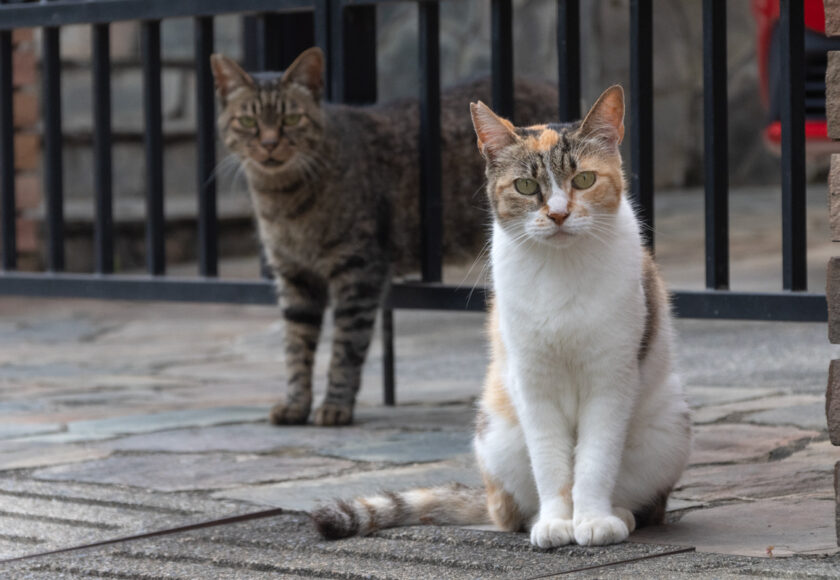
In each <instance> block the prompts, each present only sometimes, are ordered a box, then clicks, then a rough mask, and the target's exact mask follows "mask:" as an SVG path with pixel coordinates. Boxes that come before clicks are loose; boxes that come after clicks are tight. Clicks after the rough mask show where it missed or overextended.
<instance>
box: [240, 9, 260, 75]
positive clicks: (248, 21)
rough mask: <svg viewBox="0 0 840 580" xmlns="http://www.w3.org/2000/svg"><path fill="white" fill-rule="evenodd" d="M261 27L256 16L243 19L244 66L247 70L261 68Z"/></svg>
mask: <svg viewBox="0 0 840 580" xmlns="http://www.w3.org/2000/svg"><path fill="white" fill-rule="evenodd" d="M258 33H259V27H258V26H257V17H256V16H254V15H250V16H243V17H242V66H244V67H245V70H257V69H258V68H259V58H258V57H257V53H258V52H259V39H258V37H257V36H258Z"/></svg>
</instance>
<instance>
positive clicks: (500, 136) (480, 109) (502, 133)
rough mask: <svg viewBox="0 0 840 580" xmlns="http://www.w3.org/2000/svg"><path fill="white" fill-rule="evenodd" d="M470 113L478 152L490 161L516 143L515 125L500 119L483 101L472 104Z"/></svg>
mask: <svg viewBox="0 0 840 580" xmlns="http://www.w3.org/2000/svg"><path fill="white" fill-rule="evenodd" d="M470 113H471V114H472V121H473V127H475V134H476V135H477V136H478V150H479V151H481V154H482V155H484V157H486V158H487V160H488V161H492V160H493V158H494V157H495V156H496V154H498V153H499V151H501V150H502V149H504V148H505V147H507V146H508V145H513V144H514V143H516V139H517V138H516V133H514V132H513V131H514V127H513V124H512V123H511V122H510V121H508V120H507V119H502V118H501V117H499V116H498V115H497V114H496V113H494V112H493V111H491V110H490V107H488V106H487V105H485V104H484V103H482V102H481V101H478V102H477V103H470Z"/></svg>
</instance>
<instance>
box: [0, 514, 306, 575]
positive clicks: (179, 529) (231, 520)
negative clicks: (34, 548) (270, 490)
mask: <svg viewBox="0 0 840 580" xmlns="http://www.w3.org/2000/svg"><path fill="white" fill-rule="evenodd" d="M289 513H292V512H290V511H289V510H287V509H283V508H272V509H269V510H261V511H258V512H250V513H246V514H240V515H238V516H229V517H226V518H220V519H215V520H208V521H204V522H197V523H194V524H187V525H184V526H176V527H174V528H165V529H163V530H155V531H152V532H145V533H143V534H135V535H131V536H121V537H118V538H111V539H110V540H102V541H99V542H92V543H89V544H80V545H78V546H70V547H68V548H59V549H57V550H49V551H47V552H36V553H34V554H27V555H25V556H18V557H16V558H9V559H6V560H0V564H10V563H12V562H21V561H23V560H33V559H35V558H43V557H45V556H53V555H56V554H65V553H67V552H77V551H79V550H86V549H88V548H99V547H102V546H110V545H114V544H122V543H128V542H134V541H137V540H145V539H147V538H156V537H159V536H169V535H172V534H180V533H184V532H190V531H192V530H200V529H203V528H214V527H218V526H224V525H228V524H238V523H240V522H247V521H250V520H258V519H263V518H271V517H275V516H279V515H283V514H289Z"/></svg>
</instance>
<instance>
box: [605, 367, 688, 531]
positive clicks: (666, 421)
mask: <svg viewBox="0 0 840 580" xmlns="http://www.w3.org/2000/svg"><path fill="white" fill-rule="evenodd" d="M681 392H682V390H681V388H680V386H679V378H678V377H677V376H676V375H671V376H670V377H667V378H666V380H665V383H664V384H663V387H662V388H661V390H660V392H659V396H657V397H652V396H651V397H648V398H647V399H646V401H645V402H644V403H643V404H642V405H641V406H640V408H639V410H638V411H637V413H636V416H635V417H634V418H633V421H632V422H631V424H630V429H629V431H628V434H627V442H626V444H625V448H624V453H623V455H622V460H621V470H620V472H619V477H618V479H617V481H616V487H615V490H614V492H613V504H614V505H620V506H623V507H625V508H627V509H628V510H630V511H632V512H633V514H635V523H636V527H642V526H646V525H657V524H661V523H662V521H663V519H664V516H665V506H666V504H667V500H668V495H669V494H670V491H671V488H673V487H674V485H675V484H676V483H677V480H678V479H679V478H680V475H681V474H682V472H683V470H684V469H685V465H686V463H687V462H688V455H689V452H690V450H691V414H690V411H689V408H688V405H687V404H686V402H685V399H684V397H683V396H682V394H681Z"/></svg>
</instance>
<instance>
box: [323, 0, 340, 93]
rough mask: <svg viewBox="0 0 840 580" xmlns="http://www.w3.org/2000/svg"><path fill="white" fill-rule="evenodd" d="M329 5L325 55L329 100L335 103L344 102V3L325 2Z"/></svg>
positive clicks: (336, 0) (338, 1)
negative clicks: (327, 37)
mask: <svg viewBox="0 0 840 580" xmlns="http://www.w3.org/2000/svg"><path fill="white" fill-rule="evenodd" d="M325 1H326V2H327V3H328V4H329V23H330V25H329V34H330V42H329V47H330V52H329V53H328V54H327V63H329V68H328V71H329V75H328V78H327V84H328V85H329V87H330V98H331V99H332V101H333V102H335V103H343V102H344V51H343V49H344V2H343V1H342V0H325Z"/></svg>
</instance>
